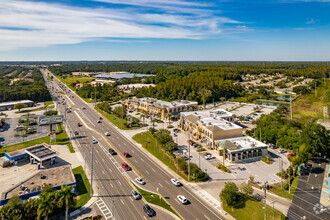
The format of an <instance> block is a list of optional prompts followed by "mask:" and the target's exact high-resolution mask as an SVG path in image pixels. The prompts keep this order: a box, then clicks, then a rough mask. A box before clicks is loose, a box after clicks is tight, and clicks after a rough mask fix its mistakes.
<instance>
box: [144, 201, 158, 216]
mask: <svg viewBox="0 0 330 220" xmlns="http://www.w3.org/2000/svg"><path fill="white" fill-rule="evenodd" d="M143 211H144V212H145V213H147V215H148V216H149V217H152V216H155V215H156V212H155V210H153V209H152V208H151V207H150V206H149V205H148V204H144V205H143Z"/></svg>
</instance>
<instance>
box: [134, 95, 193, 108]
mask: <svg viewBox="0 0 330 220" xmlns="http://www.w3.org/2000/svg"><path fill="white" fill-rule="evenodd" d="M139 101H140V102H153V103H154V105H155V106H156V107H162V108H174V107H182V106H186V105H197V104H198V103H197V102H193V101H188V100H178V101H173V102H167V101H163V100H158V99H155V98H149V97H144V98H140V99H139Z"/></svg>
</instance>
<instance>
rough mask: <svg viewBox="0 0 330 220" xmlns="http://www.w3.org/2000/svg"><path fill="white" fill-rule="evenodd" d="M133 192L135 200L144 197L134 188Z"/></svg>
mask: <svg viewBox="0 0 330 220" xmlns="http://www.w3.org/2000/svg"><path fill="white" fill-rule="evenodd" d="M131 194H132V196H133V197H134V199H135V200H139V199H141V198H142V196H141V194H140V193H138V192H136V190H134V189H133V190H132V192H131Z"/></svg>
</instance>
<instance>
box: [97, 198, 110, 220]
mask: <svg viewBox="0 0 330 220" xmlns="http://www.w3.org/2000/svg"><path fill="white" fill-rule="evenodd" d="M96 205H97V207H99V209H100V210H101V212H102V214H103V216H104V218H105V219H106V220H107V219H111V218H112V217H113V214H112V213H111V211H110V209H109V208H108V206H107V205H106V204H105V203H104V201H103V200H102V199H101V198H98V200H97V201H96Z"/></svg>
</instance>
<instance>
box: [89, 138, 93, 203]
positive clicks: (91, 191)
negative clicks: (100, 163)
mask: <svg viewBox="0 0 330 220" xmlns="http://www.w3.org/2000/svg"><path fill="white" fill-rule="evenodd" d="M93 148H94V147H93V142H92V160H91V189H90V193H91V197H93Z"/></svg>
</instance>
